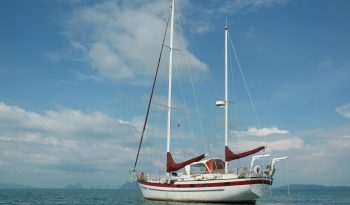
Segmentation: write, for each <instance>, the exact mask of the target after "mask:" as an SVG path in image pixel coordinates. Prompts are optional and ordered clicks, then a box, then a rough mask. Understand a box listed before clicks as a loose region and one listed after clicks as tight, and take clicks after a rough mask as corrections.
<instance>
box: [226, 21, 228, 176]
mask: <svg viewBox="0 0 350 205" xmlns="http://www.w3.org/2000/svg"><path fill="white" fill-rule="evenodd" d="M227 32H228V27H227V22H226V26H225V147H228V139H227V138H228V120H227V118H228V91H227V89H228V78H227V76H228V69H227V66H228V65H227ZM227 166H228V162H227V161H225V174H227Z"/></svg>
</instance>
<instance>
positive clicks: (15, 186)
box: [0, 183, 35, 189]
mask: <svg viewBox="0 0 350 205" xmlns="http://www.w3.org/2000/svg"><path fill="white" fill-rule="evenodd" d="M0 189H35V188H34V187H31V186H25V185H21V184H14V183H0Z"/></svg>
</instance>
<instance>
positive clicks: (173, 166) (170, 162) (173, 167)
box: [166, 152, 206, 172]
mask: <svg viewBox="0 0 350 205" xmlns="http://www.w3.org/2000/svg"><path fill="white" fill-rule="evenodd" d="M205 157H206V154H202V155H199V156H197V157H194V158H192V159H189V160H187V161H184V162H181V163H176V162H175V161H174V159H173V157H172V156H171V153H170V152H167V153H166V171H167V172H173V171H177V170H179V169H181V168H183V167H185V166H186V165H189V164H191V163H193V162H198V161H200V160H202V159H204V158H205Z"/></svg>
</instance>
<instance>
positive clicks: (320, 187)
mask: <svg viewBox="0 0 350 205" xmlns="http://www.w3.org/2000/svg"><path fill="white" fill-rule="evenodd" d="M287 189H288V186H281V187H276V188H273V190H287ZM289 189H290V190H298V191H308V190H310V191H311V190H313V191H315V190H335V191H337V190H350V186H324V185H316V184H291V185H289Z"/></svg>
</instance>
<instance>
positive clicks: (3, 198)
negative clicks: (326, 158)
mask: <svg viewBox="0 0 350 205" xmlns="http://www.w3.org/2000/svg"><path fill="white" fill-rule="evenodd" d="M0 204H9V205H11V204H20V205H31V204H33V205H34V204H39V205H41V204H60V205H66V204H67V205H68V204H77V205H78V204H79V205H92V204H94V205H99V204H130V205H133V204H140V205H153V204H157V205H169V204H181V205H182V204H190V205H200V204H201V203H179V202H158V201H149V200H144V199H143V197H142V195H141V193H140V191H138V190H135V189H130V190H126V189H124V190H122V189H119V190H116V189H114V190H113V189H111V190H92V189H79V190H68V189H17V190H16V189H2V190H0ZM256 204H261V205H263V204H264V205H267V204H269V205H281V204H296V205H299V204H300V205H301V204H303V205H320V204H321V205H323V204H327V205H328V204H335V205H338V204H349V205H350V191H349V190H347V191H334V190H329V191H327V190H322V191H320V190H319V191H317V190H313V191H311V190H307V191H293V192H291V193H290V194H288V193H287V192H286V191H280V190H278V191H272V193H271V194H268V195H266V196H264V197H263V198H262V199H259V200H258V201H257V203H256ZM202 205H203V204H202Z"/></svg>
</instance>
